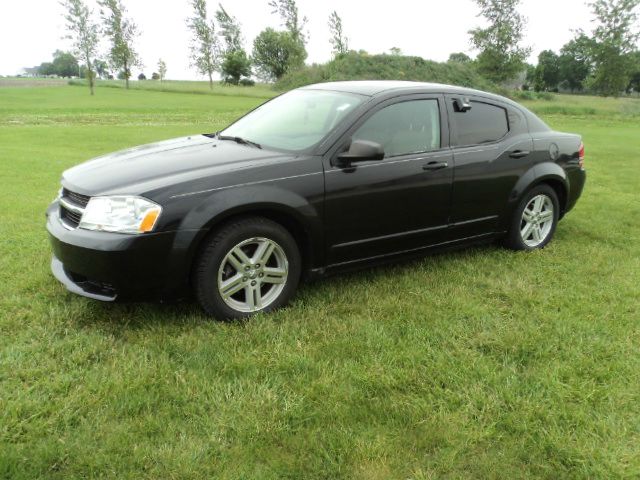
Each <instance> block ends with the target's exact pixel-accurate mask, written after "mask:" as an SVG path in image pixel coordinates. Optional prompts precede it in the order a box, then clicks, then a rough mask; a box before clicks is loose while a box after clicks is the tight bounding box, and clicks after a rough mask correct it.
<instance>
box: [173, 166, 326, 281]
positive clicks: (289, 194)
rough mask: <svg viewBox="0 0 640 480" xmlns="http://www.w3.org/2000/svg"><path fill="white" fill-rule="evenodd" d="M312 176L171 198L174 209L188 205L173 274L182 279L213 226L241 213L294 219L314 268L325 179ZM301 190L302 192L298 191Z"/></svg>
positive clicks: (318, 255) (319, 258) (320, 237)
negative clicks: (277, 183) (280, 182)
mask: <svg viewBox="0 0 640 480" xmlns="http://www.w3.org/2000/svg"><path fill="white" fill-rule="evenodd" d="M311 177H314V178H313V179H307V178H305V177H302V178H300V177H299V178H296V179H291V180H289V181H288V183H294V185H276V184H273V183H270V184H269V183H266V184H265V183H263V184H255V185H244V186H241V187H231V188H221V189H216V190H214V191H212V192H208V193H198V194H194V195H191V196H188V197H180V198H176V199H174V200H176V201H177V202H178V204H181V205H180V206H178V205H176V210H180V209H182V208H185V206H186V204H188V205H189V207H188V209H186V208H185V209H186V210H187V214H186V215H184V216H183V217H182V218H181V219H180V221H179V224H177V225H176V235H175V238H174V246H173V251H174V252H176V255H174V259H173V264H172V265H171V268H172V270H173V271H175V272H177V275H176V277H178V278H180V279H181V280H182V279H184V277H185V276H188V275H189V271H190V269H191V264H192V262H193V259H194V257H195V255H196V254H197V251H198V248H199V246H200V244H201V242H202V240H203V239H204V238H205V237H206V236H207V235H208V234H209V232H211V230H212V229H214V228H215V227H216V226H218V225H220V224H221V223H222V222H224V221H225V220H227V219H228V218H230V217H232V216H236V215H242V214H257V215H266V216H271V217H275V218H276V219H278V218H283V219H286V220H287V223H294V224H295V225H296V226H297V227H298V229H299V230H301V231H302V232H303V233H304V238H305V239H306V240H307V241H308V244H306V245H303V246H302V247H303V248H304V250H305V251H306V252H307V253H309V255H310V258H309V261H310V264H309V266H310V267H312V268H313V267H316V266H318V265H319V264H321V262H322V252H323V248H322V245H323V229H322V201H323V188H324V183H323V181H322V180H321V178H322V176H321V175H318V176H311ZM318 180H319V181H318ZM302 183H306V185H304V186H303V185H302ZM316 184H317V185H316ZM300 191H304V192H305V195H304V196H303V195H302V194H301V193H298V192H300ZM306 194H308V196H307V195H306ZM183 211H184V210H183ZM285 226H287V225H285Z"/></svg>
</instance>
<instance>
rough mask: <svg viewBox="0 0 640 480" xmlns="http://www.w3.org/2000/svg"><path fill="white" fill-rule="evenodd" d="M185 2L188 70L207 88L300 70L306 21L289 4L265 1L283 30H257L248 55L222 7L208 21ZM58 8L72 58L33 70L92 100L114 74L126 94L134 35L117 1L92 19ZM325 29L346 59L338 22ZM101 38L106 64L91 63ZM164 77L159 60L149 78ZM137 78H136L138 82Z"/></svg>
mask: <svg viewBox="0 0 640 480" xmlns="http://www.w3.org/2000/svg"><path fill="white" fill-rule="evenodd" d="M188 1H189V5H190V7H191V16H190V17H189V18H188V19H187V22H186V26H187V28H188V29H189V30H190V32H191V45H190V60H191V66H192V67H194V68H195V69H196V70H197V71H198V72H199V73H200V74H201V75H204V76H206V77H207V78H208V79H209V85H210V86H211V88H213V83H214V80H213V79H214V76H215V75H216V74H220V76H221V77H222V79H223V81H224V82H226V83H231V84H236V85H237V84H246V85H252V84H253V80H252V79H251V77H252V76H253V75H254V74H255V75H257V76H258V77H259V78H261V79H263V80H266V81H273V80H277V79H279V78H281V77H282V76H283V75H284V74H285V73H287V72H289V71H291V70H294V69H297V68H301V67H302V66H303V65H304V61H305V60H306V58H307V51H306V42H307V34H306V33H305V31H304V29H305V26H306V24H307V22H308V19H307V18H306V17H304V16H301V15H300V14H299V12H298V6H297V4H296V2H295V0H270V1H269V6H270V7H271V8H272V11H273V13H274V14H277V15H278V16H279V18H280V19H281V21H282V27H283V30H275V29H273V28H266V29H265V30H263V31H262V32H261V33H260V34H259V35H258V36H257V37H256V38H255V39H254V42H253V51H252V54H251V55H249V54H247V52H246V50H245V49H244V46H243V44H244V38H243V35H242V28H241V24H240V22H239V21H238V19H237V18H236V17H234V16H233V15H231V14H230V13H229V12H228V11H227V10H226V9H225V8H224V7H223V6H222V4H218V8H217V10H216V12H215V14H214V15H213V16H212V17H209V14H208V8H207V7H208V6H207V0H188ZM60 4H61V5H62V6H63V7H64V11H65V15H64V18H65V21H66V31H67V35H66V37H65V38H68V39H70V40H71V41H72V53H70V52H61V51H56V52H55V53H54V59H53V61H52V62H44V63H42V64H41V65H40V66H39V67H37V73H38V74H40V75H58V76H62V77H70V76H76V75H78V76H80V77H83V78H87V79H88V84H89V90H90V92H91V95H93V94H94V85H95V79H96V78H113V77H112V76H111V74H110V73H109V71H108V70H109V69H112V70H113V71H116V72H119V73H118V78H120V79H123V80H124V81H125V87H126V88H129V79H130V78H131V71H132V69H133V68H134V67H142V62H141V60H140V56H139V55H138V53H137V51H136V49H135V41H136V39H137V37H138V36H139V33H140V32H139V29H138V26H137V25H136V23H135V22H134V21H133V20H132V19H131V18H130V17H129V16H128V14H127V10H126V7H125V5H124V3H123V1H122V0H98V6H99V12H98V16H97V18H96V15H95V13H94V12H93V11H92V10H91V9H90V8H89V7H88V6H87V4H86V3H85V0H62V1H61V2H60ZM329 27H330V29H331V43H332V45H333V49H334V52H335V53H336V54H340V53H346V52H347V49H348V39H347V38H346V37H345V36H344V33H343V29H342V19H341V18H340V16H339V15H338V13H337V12H335V11H334V12H332V13H331V15H330V16H329ZM102 38H105V39H107V40H108V42H109V48H108V51H107V52H105V53H106V59H107V60H106V61H104V60H100V59H98V58H97V56H98V47H99V44H100V41H101V39H102ZM78 63H80V64H81V65H80V66H79V65H78ZM29 70H32V69H29ZM166 72H167V65H166V63H165V62H164V61H163V60H162V59H160V60H159V61H158V68H157V72H154V73H153V75H152V78H153V79H159V80H161V81H162V80H163V79H164V78H165V76H166ZM143 77H144V75H143V74H141V75H140V76H139V79H142V78H143Z"/></svg>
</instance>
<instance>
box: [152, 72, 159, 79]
mask: <svg viewBox="0 0 640 480" xmlns="http://www.w3.org/2000/svg"><path fill="white" fill-rule="evenodd" d="M151 80H160V74H159V73H158V72H153V73H152V74H151Z"/></svg>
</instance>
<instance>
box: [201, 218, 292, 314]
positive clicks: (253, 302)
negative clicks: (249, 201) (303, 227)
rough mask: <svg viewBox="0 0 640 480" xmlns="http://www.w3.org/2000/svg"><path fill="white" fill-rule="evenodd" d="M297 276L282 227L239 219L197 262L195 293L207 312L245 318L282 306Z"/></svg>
mask: <svg viewBox="0 0 640 480" xmlns="http://www.w3.org/2000/svg"><path fill="white" fill-rule="evenodd" d="M300 272H301V259H300V252H299V250H298V246H297V244H296V242H295V240H294V239H293V238H292V237H291V235H290V234H289V232H288V231H287V230H286V229H284V228H283V227H282V226H281V225H279V224H277V223H275V222H272V221H271V220H268V219H266V218H262V217H251V218H243V219H239V220H236V221H233V222H231V223H229V224H227V225H226V226H224V227H223V228H222V229H220V230H219V231H218V232H216V233H215V234H214V235H213V236H212V237H211V238H210V239H209V240H208V241H207V243H206V244H205V246H204V248H203V250H202V252H201V254H200V256H199V258H198V260H197V261H196V267H195V274H194V287H195V293H196V297H197V299H198V301H199V303H200V305H202V307H203V309H204V310H205V311H206V312H207V313H208V314H210V315H213V316H214V317H216V318H220V319H236V318H243V317H247V316H249V315H252V314H255V313H257V312H268V311H271V310H274V309H276V308H278V307H281V306H283V305H285V304H286V303H287V302H288V301H289V300H290V298H291V297H292V296H293V294H294V293H295V291H296V289H297V287H298V282H299V279H300Z"/></svg>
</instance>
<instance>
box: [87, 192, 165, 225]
mask: <svg viewBox="0 0 640 480" xmlns="http://www.w3.org/2000/svg"><path fill="white" fill-rule="evenodd" d="M160 213H162V207H161V206H160V205H158V204H157V203H154V202H152V201H150V200H147V199H146V198H141V197H120V196H118V197H92V198H91V200H89V203H88V204H87V206H86V208H85V210H84V213H83V214H82V219H81V220H80V225H78V226H79V227H80V228H84V229H86V230H101V231H104V232H118V233H144V232H150V231H151V230H153V227H154V226H155V224H156V221H157V220H158V217H160Z"/></svg>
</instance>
